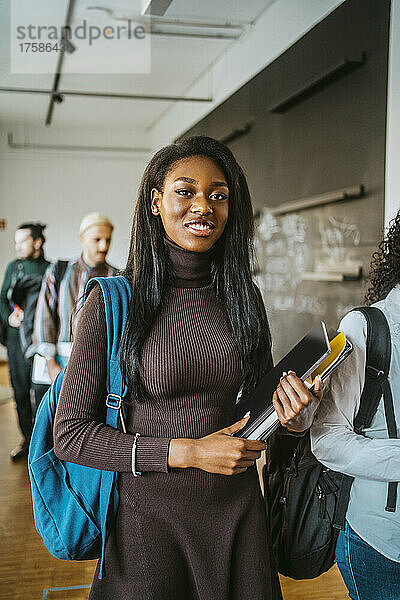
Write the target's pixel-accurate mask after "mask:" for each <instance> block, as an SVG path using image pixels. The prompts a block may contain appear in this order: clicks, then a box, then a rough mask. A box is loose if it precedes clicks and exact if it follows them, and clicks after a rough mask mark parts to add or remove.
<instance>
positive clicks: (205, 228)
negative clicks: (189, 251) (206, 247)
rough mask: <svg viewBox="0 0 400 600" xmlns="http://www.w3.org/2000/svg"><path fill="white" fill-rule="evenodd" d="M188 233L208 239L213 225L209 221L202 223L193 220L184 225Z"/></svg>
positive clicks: (198, 220)
mask: <svg viewBox="0 0 400 600" xmlns="http://www.w3.org/2000/svg"><path fill="white" fill-rule="evenodd" d="M185 227H187V228H188V230H189V231H190V233H193V235H196V236H199V237H208V236H210V235H212V234H213V232H214V230H215V225H214V223H212V222H211V221H203V220H201V219H193V220H192V221H189V222H187V223H185Z"/></svg>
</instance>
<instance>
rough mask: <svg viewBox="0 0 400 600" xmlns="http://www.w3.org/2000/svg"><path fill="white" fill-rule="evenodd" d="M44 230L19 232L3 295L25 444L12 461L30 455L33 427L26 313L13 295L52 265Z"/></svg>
mask: <svg viewBox="0 0 400 600" xmlns="http://www.w3.org/2000/svg"><path fill="white" fill-rule="evenodd" d="M45 227H46V226H45V225H41V224H40V223H23V224H22V225H20V226H19V227H18V228H17V230H16V232H15V250H16V253H17V256H18V258H17V260H13V261H12V262H10V263H9V264H8V265H7V269H6V272H5V275H4V280H3V285H2V286H1V292H0V319H1V321H2V324H3V326H4V330H5V331H6V341H5V343H6V345H7V355H8V368H9V371H10V380H11V385H12V388H13V391H14V398H15V404H16V407H17V415H18V424H19V428H20V430H21V433H22V436H23V440H22V442H21V443H20V444H19V445H18V446H17V447H16V448H14V450H12V451H11V459H12V460H14V461H15V460H18V459H20V458H23V457H24V456H26V455H27V453H28V446H29V440H30V437H31V434H32V427H33V411H32V405H31V397H30V388H31V365H30V362H29V361H28V360H27V359H26V358H25V356H24V351H23V348H22V346H21V339H20V335H19V334H20V328H22V326H21V324H22V323H23V319H24V312H23V310H21V306H19V305H18V304H17V302H16V301H15V297H14V292H15V290H16V288H17V287H18V284H19V283H20V282H21V281H23V280H25V281H26V280H27V278H31V279H33V278H38V279H39V281H38V282H37V287H39V285H40V279H41V277H43V274H44V272H45V271H46V269H47V267H48V265H49V264H50V263H49V262H48V261H47V260H46V259H45V258H44V253H43V244H44V242H45V237H44V235H43V231H44V229H45ZM36 293H37V292H36ZM18 302H19V301H18ZM21 304H22V303H21ZM33 309H34V307H33ZM24 325H25V322H24Z"/></svg>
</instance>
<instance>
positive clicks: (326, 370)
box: [235, 321, 352, 440]
mask: <svg viewBox="0 0 400 600" xmlns="http://www.w3.org/2000/svg"><path fill="white" fill-rule="evenodd" d="M351 351H352V345H351V343H350V342H349V341H348V340H347V339H346V338H345V336H344V334H343V333H340V334H338V335H337V336H336V337H335V338H334V339H333V340H332V341H331V342H329V339H328V335H327V332H326V326H325V323H324V322H323V321H320V322H319V323H317V324H316V325H314V327H313V328H312V329H311V330H310V331H309V332H308V333H307V334H306V335H305V336H304V337H303V338H302V339H301V340H300V341H299V342H298V343H297V344H296V345H295V346H294V347H293V348H292V349H291V350H290V351H289V352H288V354H287V355H286V356H285V357H284V358H283V359H282V360H281V361H280V362H279V363H278V364H277V365H276V366H275V367H274V368H273V369H271V371H269V373H267V374H266V375H265V376H264V377H263V378H262V379H261V381H260V383H259V384H258V386H257V388H256V390H255V392H254V394H253V395H252V396H251V397H250V398H249V399H247V400H242V401H239V402H238V403H237V405H236V411H235V416H236V420H238V419H240V418H241V417H243V415H245V414H246V413H247V412H248V411H250V419H249V421H248V422H247V424H246V426H245V427H244V429H242V430H241V431H240V432H238V433H237V436H238V437H244V438H248V439H254V440H256V439H258V440H266V439H267V438H268V437H269V436H270V435H271V434H272V433H273V432H274V431H276V429H277V428H278V427H279V420H278V417H277V414H276V412H275V409H274V407H273V405H272V396H273V393H274V391H275V390H276V388H277V387H278V384H279V380H280V378H281V376H282V373H283V372H284V371H286V372H288V371H295V373H296V374H297V375H298V377H300V379H302V380H303V381H304V382H305V385H306V386H307V387H308V388H312V387H313V385H314V382H315V378H316V377H317V376H318V375H321V379H322V380H324V379H326V378H327V377H328V376H329V375H330V374H331V373H332V371H333V370H334V369H335V368H336V367H338V366H339V364H341V362H343V360H345V359H346V358H347V356H348V355H349V354H350V352H351Z"/></svg>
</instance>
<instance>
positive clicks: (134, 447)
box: [132, 433, 141, 477]
mask: <svg viewBox="0 0 400 600" xmlns="http://www.w3.org/2000/svg"><path fill="white" fill-rule="evenodd" d="M139 437H140V433H135V437H134V438H133V446H132V473H133V476H134V477H140V476H141V472H140V471H136V446H137V440H138V438H139Z"/></svg>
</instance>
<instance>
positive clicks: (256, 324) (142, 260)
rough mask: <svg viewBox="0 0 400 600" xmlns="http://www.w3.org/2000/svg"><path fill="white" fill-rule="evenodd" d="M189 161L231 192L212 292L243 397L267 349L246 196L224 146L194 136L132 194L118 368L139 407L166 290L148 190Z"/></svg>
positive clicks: (165, 151) (158, 157)
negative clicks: (234, 349) (202, 160)
mask: <svg viewBox="0 0 400 600" xmlns="http://www.w3.org/2000/svg"><path fill="white" fill-rule="evenodd" d="M190 156H205V157H208V158H210V159H211V160H213V161H214V162H215V163H216V164H217V165H218V166H219V167H220V168H221V170H222V171H223V173H224V174H225V177H226V180H227V184H228V188H229V216H228V221H227V223H226V226H225V230H224V233H223V234H222V236H221V237H220V239H219V240H218V241H217V242H216V244H215V252H213V260H212V266H211V275H212V284H213V289H214V291H215V293H216V296H217V297H218V298H219V299H220V300H221V301H222V303H223V305H224V306H225V309H226V315H227V319H228V322H229V324H230V327H231V330H232V334H233V336H234V338H235V340H236V342H237V346H238V348H239V352H240V356H241V361H242V368H243V373H244V376H245V379H244V384H243V391H242V394H243V395H247V394H248V393H249V392H250V391H251V390H252V389H253V388H254V387H255V385H256V383H257V382H258V381H259V379H260V378H261V377H262V376H263V375H264V373H265V370H266V367H267V359H268V356H269V351H270V347H271V340H270V334H269V328H268V322H267V319H266V316H265V310H264V307H263V306H262V305H261V303H262V300H261V298H260V295H259V293H258V292H257V289H256V288H255V286H254V283H253V280H252V274H251V266H252V260H253V236H254V223H253V212H252V206H251V199H250V193H249V189H248V186H247V182H246V178H245V176H244V174H243V171H242V169H241V168H240V166H239V165H238V164H237V162H236V160H235V158H234V156H233V154H232V152H231V151H230V150H229V148H227V147H226V146H225V145H224V144H221V143H220V142H218V141H217V140H214V139H212V138H210V137H205V136H197V137H191V138H187V139H185V140H183V141H181V142H178V143H175V144H171V145H170V146H166V147H165V148H162V149H161V150H159V151H158V152H157V153H156V154H155V155H154V156H153V158H152V159H151V160H150V162H149V164H148V165H147V167H146V169H145V172H144V175H143V178H142V181H141V184H140V187H139V191H138V199H137V204H136V209H135V213H134V219H133V226H132V235H131V242H130V249H129V256H128V260H127V264H126V268H125V270H124V271H123V272H122V274H123V275H125V277H127V278H128V279H129V280H130V281H131V282H132V302H131V304H130V307H129V313H128V319H127V324H126V327H125V332H124V335H123V339H122V345H121V368H122V372H123V375H124V376H125V378H126V380H127V382H128V386H129V388H130V390H131V392H133V394H134V396H135V398H136V399H137V400H138V401H141V400H142V399H144V398H146V397H147V393H146V390H145V389H144V385H143V378H142V373H141V361H140V357H141V352H142V349H143V344H144V342H145V339H146V337H147V336H148V334H149V332H150V329H151V327H152V325H153V323H154V321H155V319H156V318H157V316H158V314H159V312H160V309H161V307H162V305H163V300H164V298H165V295H166V293H167V292H168V289H169V288H170V286H171V272H172V268H171V264H170V260H169V255H168V251H167V249H166V246H165V242H164V237H165V231H164V227H163V225H162V222H161V219H160V218H159V217H158V218H155V217H154V215H153V214H152V212H151V207H150V203H151V190H152V189H153V188H156V189H158V190H160V191H162V190H163V186H164V181H165V178H166V176H167V174H168V173H169V171H170V170H171V169H172V168H173V166H174V164H175V163H176V162H177V161H179V160H181V159H184V158H188V157H190Z"/></svg>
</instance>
